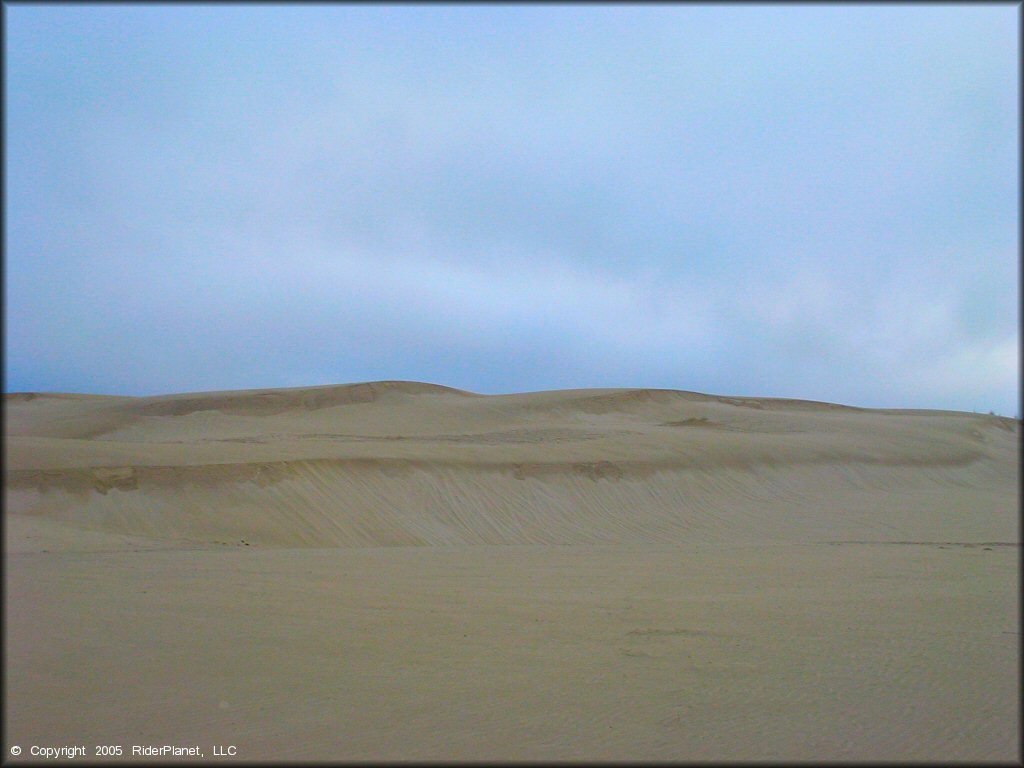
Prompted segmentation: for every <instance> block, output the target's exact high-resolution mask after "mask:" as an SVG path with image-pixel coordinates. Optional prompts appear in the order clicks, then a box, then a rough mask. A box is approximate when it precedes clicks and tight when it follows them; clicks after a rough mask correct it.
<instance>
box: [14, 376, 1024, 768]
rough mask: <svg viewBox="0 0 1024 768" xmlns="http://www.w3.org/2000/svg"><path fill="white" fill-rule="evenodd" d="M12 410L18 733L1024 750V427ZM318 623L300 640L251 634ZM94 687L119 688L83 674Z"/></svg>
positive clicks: (348, 409) (610, 405) (456, 404)
mask: <svg viewBox="0 0 1024 768" xmlns="http://www.w3.org/2000/svg"><path fill="white" fill-rule="evenodd" d="M4 411H5V425H6V426H5V449H6V456H5V458H6V461H5V483H4V493H5V523H6V537H7V539H6V547H7V553H8V554H9V555H10V557H11V559H10V560H9V566H10V573H11V576H10V579H9V586H10V588H11V589H10V594H9V602H8V609H7V610H8V611H9V613H8V618H9V621H8V626H9V627H11V628H12V629H11V639H12V644H11V646H10V648H11V652H10V655H9V657H8V663H9V664H10V665H11V673H12V677H11V679H12V681H13V682H12V685H11V686H10V687H9V689H8V697H9V698H8V713H9V717H10V719H11V722H12V726H11V738H22V736H23V737H24V738H23V741H25V742H26V743H27V740H28V739H29V738H36V739H39V740H44V739H50V740H52V739H54V738H57V737H58V733H62V734H78V735H80V738H82V739H85V738H95V739H110V738H120V739H121V740H122V741H125V739H127V738H128V737H129V735H131V736H132V738H141V736H138V734H142V735H143V736H145V737H146V738H150V739H157V740H159V741H161V742H166V741H167V740H168V739H178V740H179V741H182V743H184V742H186V741H190V740H192V739H205V740H207V741H210V742H211V743H212V742H213V741H214V740H215V741H216V742H217V743H219V742H220V741H223V740H230V739H232V738H234V739H236V740H239V741H240V742H241V741H245V742H246V747H245V749H244V750H243V752H242V754H240V755H239V757H241V758H243V759H246V760H260V759H292V758H294V759H311V758H319V759H350V758H351V759H364V758H373V757H380V758H384V759H395V758H404V757H408V758H414V759H419V758H430V759H449V758H456V759H458V758H468V759H486V760H491V759H498V760H501V759H517V758H525V759H532V758H550V759H576V758H580V759H603V758H623V759H673V760H687V759H758V758H786V757H789V758H800V759H858V758H870V759H887V758H894V759H935V758H941V759H947V758H949V757H950V756H960V757H962V758H963V759H1015V756H1018V755H1019V752H1018V746H1019V745H1018V744H1017V742H1016V741H1015V737H1013V735H1012V734H1014V733H1016V730H1015V726H1014V724H1015V723H1016V717H1017V715H1018V713H1019V702H1018V701H1017V700H1016V694H1015V689H1013V688H1012V687H1008V686H1007V684H1006V680H1007V679H1009V676H1012V675H1015V674H1016V663H1017V662H1016V656H1015V650H1014V649H1015V648H1016V644H1017V643H1018V642H1019V635H1014V634H1012V633H1013V632H1016V631H1018V630H1017V629H1016V627H1017V614H1016V607H1015V605H1016V604H1015V601H1014V592H1015V588H1016V581H1015V579H1016V568H1017V557H1018V551H1019V550H1018V548H1017V547H1016V546H1015V545H1016V544H1017V543H1018V542H1019V538H1020V531H1019V514H1018V512H1019V509H1018V504H1019V502H1018V482H1019V457H1020V456H1019V446H1020V423H1019V422H1017V421H1014V420H1011V419H1004V418H1000V417H993V416H981V415H974V414H967V413H960V412H948V411H914V410H872V409H863V408H853V407H848V406H842V405H837V404H831V403H818V402H811V401H803V400H783V399H777V398H756V397H726V396H715V395H705V394H700V393H695V392H682V391H674V390H656V389H591V390H565V391H553V392H536V393H527V394H515V395H495V396H485V395H478V394H474V393H470V392H465V391H461V390H456V389H451V388H448V387H443V386H438V385H433V384H423V383H417V382H390V381H389V382H373V383H366V384H354V385H345V386H327V387H304V388H296V389H279V390H249V391H236V392H209V393H193V394H182V395H168V396H160V397H139V398H133V397H101V396H88V395H66V394H47V393H17V394H8V395H5V397H4ZM943 550H945V551H943ZM303 553H305V554H303ZM240 557H241V558H242V559H239V558H240ZM339 569H340V571H339ZM371 572H372V573H374V574H375V578H376V579H377V580H378V581H376V582H371V581H369V580H368V579H369V574H370V573H371ZM342 573H343V574H344V577H343V578H342V576H341V574H342ZM189 574H191V575H189ZM534 578H535V579H536V582H534V581H531V579H534ZM339 579H340V580H339ZM83 580H84V581H83ZM135 584H145V585H149V587H148V588H147V589H144V590H142V591H141V592H140V591H139V590H137V589H135V587H134V586H133V585H135ZM626 584H632V585H633V587H630V588H628V589H627V588H626V587H625V586H624V585H626ZM85 585H89V586H85ZM253 590H257V591H258V594H260V595H263V596H264V598H265V599H263V600H261V601H258V602H254V595H256V594H257V592H254V591H253ZM216 595H221V597H220V598H218V597H215V596H216ZM229 598H230V600H234V601H236V602H235V603H234V604H231V603H230V602H227V603H225V602H222V601H224V600H229ZM624 601H625V602H624ZM629 601H635V604H634V605H632V606H630V605H627V603H628V602H629ZM773 601H774V602H773ZM837 601H838V602H837ZM239 605H242V606H246V608H245V610H242V609H239V608H238V606H239ZM76 606H77V607H76ZM126 606H131V607H130V608H128V607H126ZM425 606H433V607H432V608H431V609H430V611H431V612H429V613H425V611H426V610H427V609H426V607H425ZM473 606H476V608H473ZM730 606H731V608H730ZM773 606H775V607H774V608H773ZM776 609H777V610H776ZM128 610H131V611H134V613H133V614H132V616H133V618H132V621H134V622H135V623H136V627H137V631H132V630H129V629H128V628H126V627H124V626H122V624H121V623H120V622H121V621H127V620H128V619H127V615H124V616H122V614H123V613H124V612H125V611H128ZM12 611H13V613H12ZM76 611H77V613H76ZM190 611H191V612H192V613H190ZM196 611H197V612H199V613H194V612H196ZM296 611H297V612H298V613H296ZM629 611H635V613H632V614H630V613H629ZM893 611H895V612H897V613H892V612H893ZM83 612H84V613H83ZM204 612H206V613H204ZM900 612H903V613H900ZM904 614H905V616H904ZM199 615H206V616H208V617H210V616H217V617H219V618H209V619H208V623H207V624H203V623H202V622H201V621H200V620H199V619H198V618H188V616H199ZM898 615H900V616H904V618H906V622H905V623H901V622H902V619H897V618H896V617H897V616H898ZM75 616H77V617H78V618H77V619H76V618H73V617H75ZM282 616H287V617H289V618H288V621H289V622H292V625H291V626H292V627H293V628H294V633H296V634H289V631H286V630H285V629H284V628H279V629H271V628H269V625H267V626H264V628H263V629H260V630H258V631H256V632H255V634H251V635H246V634H245V631H244V626H247V623H248V622H250V621H261V622H267V621H269V622H272V623H273V622H276V621H277V620H278V619H279V618H280V617H282ZM174 617H177V619H175V618H174ZM176 620H177V621H178V622H179V623H177V624H176V623H175V621H176ZM47 622H50V623H49V624H47ZM76 622H77V623H76ZM181 622H184V623H183V624H182V623H181ZM197 622H199V623H197ZM382 622H383V623H382ZM551 622H554V623H551ZM849 622H854V623H849ZM894 622H895V623H894ZM46 627H49V628H50V629H49V630H47V629H45V628H46ZM54 627H61V628H63V633H61V632H58V633H56V634H54V633H53V632H52V631H50V630H52V629H53V628H54ZM459 627H464V628H472V630H473V632H475V633H476V634H474V635H473V636H472V637H473V639H472V640H470V639H469V638H470V632H468V631H467V632H465V633H464V636H465V638H466V640H467V643H465V644H463V646H462V647H460V646H459V645H458V644H457V643H458V641H459V639H460V638H459V634H460V632H459V629H458V628H459ZM382 632H383V633H384V635H381V636H380V638H383V639H380V638H378V639H380V644H379V646H374V645H373V644H372V643H371V640H370V638H371V636H377V635H380V633H382ZM503 632H504V633H505V634H504V635H503V634H502V633H503ZM776 632H785V633H787V634H786V637H787V638H788V640H786V641H785V642H783V641H781V640H780V639H778V638H779V636H777V635H776V634H774V633H776ZM281 633H283V634H281ZM322 633H333V634H322ZM366 633H369V634H366ZM374 633H377V635H374ZM424 633H427V634H428V635H429V638H426V637H424ZM766 633H767V634H766ZM279 634H280V637H278V635H279ZM170 637H176V638H177V641H176V642H178V643H179V644H181V647H182V648H188V649H190V651H191V655H188V656H187V658H186V656H185V655H183V653H184V652H182V653H176V652H170V648H169V646H166V642H167V638H170ZM228 637H229V638H233V643H234V645H232V644H231V643H228V644H227V645H224V643H225V642H227V641H225V640H223V638H228ZM332 637H333V638H334V640H332V639H331V638H332ZM218 638H221V639H218ZM417 638H419V639H417ZM773 638H774V639H773ZM200 640H201V641H202V643H205V645H200V644H199V643H200ZM338 642H340V643H342V646H344V647H342V646H335V645H332V643H338ZM289 643H290V644H292V645H293V650H294V653H292V652H289V653H288V654H287V655H286V656H283V657H277V656H275V657H274V658H275V659H277V660H276V661H271V660H270V657H268V656H267V654H268V653H270V648H271V647H279V646H280V645H281V644H285V645H287V644H289ZM367 643H370V644H367ZM452 643H455V644H454V645H453V644H452ZM275 644H276V645H275ZM232 648H234V649H235V650H238V651H240V652H241V653H242V658H235V659H234V661H231V662H227V661H226V656H224V654H228V653H230V652H231V649H232ZM161 649H163V650H161ZM211 649H212V650H211ZM332 649H334V650H332ZM154 654H155V655H154ZM339 654H340V655H339ZM801 654H802V656H801ZM86 659H88V660H89V661H88V662H86ZM921 659H929V660H930V661H928V663H924V662H922V661H921ZM76 660H77V661H76ZM119 660H120V661H119ZM125 660H127V661H125ZM122 662H124V663H122ZM357 662H358V664H359V665H362V666H361V667H359V666H357ZM54 664H57V665H58V666H57V667H56V668H55V667H53V665H54ZM76 664H83V665H84V664H100V665H101V667H100V668H102V669H103V672H102V675H103V676H105V677H104V679H103V680H98V679H96V678H94V677H92V676H90V675H84V676H83V673H82V672H81V670H80V669H79V668H78V667H76V666H75V665H76ZM103 664H106V665H107V666H105V667H103V666H102V665H103ZM936 664H937V665H939V666H938V667H936V666H935V665H936ZM69 665H71V666H69ZM133 665H134V666H133ZM140 665H141V666H140ZM258 665H269V666H265V667H260V668H261V669H263V671H262V672H260V673H256V672H254V670H255V669H256V668H257V666H258ZM274 665H279V666H276V667H275V666H274ZM142 668H145V669H146V671H145V672H144V673H143V672H140V669H142ZM183 669H184V670H186V671H185V672H184V673H183V672H182V670H183ZM190 669H192V670H201V671H202V674H201V675H199V676H198V677H197V676H196V675H193V674H191V672H188V671H187V670H190ZM224 670H235V672H236V673H237V674H236V675H235V674H228V673H227V672H225V671H224ZM318 670H319V671H318ZM360 670H362V671H360ZM373 670H376V671H377V672H374V671H373ZM378 673H379V674H378ZM182 674H184V675H185V677H184V678H182V677H181V675H182ZM196 674H199V673H198V672H197V673H196ZM226 674H228V676H227V677H225V675H226ZM132 675H135V677H132ZM139 675H141V676H142V677H141V678H138V676H139ZM254 675H255V678H254V677H253V676H254ZM137 678H138V679H143V680H145V681H146V685H147V686H148V687H147V689H146V690H152V689H153V687H154V686H156V687H157V688H159V689H160V691H161V693H160V694H159V696H157V697H156V698H152V696H150V698H146V696H147V695H149V694H146V693H145V691H143V690H142V689H140V688H139V686H140V685H142V683H139V682H137ZM293 678H294V679H299V680H301V681H303V682H302V684H300V685H298V686H297V687H295V686H291V685H290V684H289V683H288V682H287V681H288V680H289V679H293ZM184 679H187V680H188V686H191V687H188V686H186V685H185V683H184V682H181V681H182V680H184ZM332 680H333V683H332V684H336V685H337V686H338V689H337V690H336V691H335V692H334V693H331V690H334V689H330V690H329V686H328V688H325V687H324V685H326V684H327V683H326V681H332ZM117 685H120V686H121V688H117V687H116V686H117ZM303 685H305V686H307V688H306V689H303V688H302V686H303ZM752 686H753V687H752ZM69 687H70V689H72V690H74V691H75V692H76V695H77V696H80V697H84V698H85V699H86V700H89V701H91V702H92V705H91V707H87V708H84V709H83V708H75V707H72V706H71V705H70V704H68V705H64V704H61V703H59V701H58V699H59V697H55V696H52V695H49V694H52V693H53V691H55V690H57V689H62V690H65V689H68V688H69ZM342 690H344V692H345V693H344V694H342V693H340V691H342ZM196 695H198V696H199V698H200V701H199V703H198V704H197V705H196V706H197V707H198V708H199V711H198V712H195V711H190V710H189V709H188V706H187V704H186V700H187V699H188V697H189V696H196ZM204 696H205V697H206V698H203V697H204ZM836 696H838V697H840V698H839V699H836V698H835V697H836ZM928 697H930V698H928ZM433 699H436V700H439V701H442V702H444V704H445V707H447V709H443V708H435V707H433V706H432V705H431V704H430V701H432V700H433ZM925 699H927V701H925ZM140 700H141V703H140ZM357 700H358V702H359V703H358V706H357V704H356V703H353V702H356V701H357ZM840 701H845V702H846V703H845V704H840V703H838V702H840ZM47 702H49V703H47ZM147 702H148V703H147ZM225 702H226V704H225ZM488 702H491V703H490V704H488ZM915 702H916V703H915ZM963 702H968V703H971V702H973V703H972V704H971V706H974V707H975V708H974V709H973V710H970V713H969V714H967V710H966V709H963V710H962V709H961V705H962V703H963ZM222 705H224V706H222ZM492 705H493V707H496V709H488V707H489V706H492ZM499 705H500V706H499ZM86 710H87V711H86ZM202 712H206V715H203V714H201V713H202ZM126 713H135V714H133V715H132V716H131V717H135V718H136V719H135V720H133V721H132V722H133V725H132V728H134V731H132V734H128V733H122V732H121V731H119V730H118V728H119V727H120V726H118V725H117V723H118V722H119V718H121V719H123V718H125V717H126V716H128V715H127V714H126ZM139 713H148V714H146V717H148V718H149V719H148V720H147V719H145V718H143V719H142V720H138V719H137V716H141V715H139ZM161 713H163V714H161ZM488 713H489V714H488ZM458 717H461V718H462V719H461V720H459V719H458ZM396 718H398V720H399V721H400V723H401V724H400V725H395V722H396ZM129 719H131V718H129ZM954 723H958V725H956V726H955V729H953V730H951V728H953V724H954ZM972 728H973V730H971V729H972ZM19 729H20V731H19ZM60 729H63V730H60ZM956 729H959V730H956ZM18 733H21V734H22V736H17V734H18ZM957 733H958V734H960V735H959V736H956V735H955V734H957ZM730 734H732V735H730ZM737 734H739V735H737ZM901 734H902V735H901ZM66 738H67V739H68V740H69V743H70V741H72V740H76V739H78V738H79V736H75V737H70V736H68V737H66ZM12 743H13V742H12ZM40 743H42V741H40ZM97 743H100V742H97ZM125 743H127V742H125ZM138 743H148V742H138ZM173 743H176V742H173Z"/></svg>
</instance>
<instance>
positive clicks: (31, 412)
mask: <svg viewBox="0 0 1024 768" xmlns="http://www.w3.org/2000/svg"><path fill="white" fill-rule="evenodd" d="M4 409H5V417H6V420H5V423H6V432H7V434H6V450H7V454H6V477H5V495H6V499H5V501H6V503H7V510H8V513H9V514H13V515H15V516H18V517H19V518H20V523H19V524H24V525H34V526H37V527H39V528H40V530H42V529H46V530H47V531H55V530H58V529H60V530H63V531H79V532H82V534H83V535H84V534H91V535H96V536H99V535H116V536H124V537H146V538H147V539H157V540H163V541H166V542H168V543H172V542H173V543H176V544H179V545H180V544H195V545H212V544H217V545H220V544H238V543H239V542H242V541H244V542H245V543H246V544H248V545H252V546H268V547H274V546H277V547H337V546H341V547H379V546H410V545H415V546H453V545H463V544H487V545H501V544H509V545H521V544H642V543H697V544H700V543H743V542H789V543H795V542H827V541H907V542H917V541H928V542H935V541H945V540H949V541H966V542H989V541H992V542H1005V541H1016V540H1017V539H1018V535H1019V534H1018V531H1017V511H1016V507H1017V479H1018V474H1017V473H1018V465H1019V450H1018V448H1019V432H1018V430H1019V428H1020V427H1019V422H1016V421H1014V420H1011V419H1004V418H1000V417H992V416H980V415H973V414H966V413H959V412H941V411H879V410H864V409H857V408H849V407H845V406H839V405H833V404H828V403H815V402H808V401H797V400H779V399H759V398H739V397H716V396H710V395H703V394H698V393H693V392H681V391H672V390H651V389H608V390H566V391H555V392H537V393H528V394H517V395H498V396H483V395H475V394H472V393H469V392H464V391H460V390H455V389H451V388H448V387H442V386H437V385H432V384H422V383H416V382H392V381H387V382H373V383H366V384H355V385H348V386H328V387H309V388H298V389H279V390H250V391H238V392H214V393H199V394H187V395H173V396H163V397H145V398H130V397H93V396H75V395H48V394H34V393H33V394H13V395H6V396H5V402H4ZM41 535H42V534H41ZM43 538H45V536H44V537H43ZM87 538H88V537H87V536H85V537H78V539H77V540H78V541H84V540H86V539H87ZM51 543H52V542H51Z"/></svg>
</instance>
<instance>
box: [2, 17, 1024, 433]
mask: <svg viewBox="0 0 1024 768" xmlns="http://www.w3.org/2000/svg"><path fill="white" fill-rule="evenodd" d="M4 13H5V34H6V56H7V60H6V120H7V125H6V128H7V145H6V183H7V190H6V192H7V196H6V200H7V203H6V212H5V213H6V236H7V240H6V243H5V264H4V273H5V275H4V276H5V318H4V319H5V334H6V337H5V360H4V363H5V372H4V373H5V382H4V384H5V391H8V392H13V391H70V392H91V393H103V394H133V395H146V394H161V393H170V392H183V391H199V390H217V389H239V388H253V387H286V386H304V385H317V384H330V383H344V382H356V381H367V380H376V379H410V380H420V381H430V382H434V383H439V384H447V385H450V386H455V387H460V388H465V389H470V390H473V391H477V392H484V393H498V392H513V391H527V390H541V389H561V388H574V387H615V386H624V387H667V388H674V389H687V390H696V391H702V392H711V393H718V394H739V395H751V396H775V397H797V398H808V399H816V400H828V401H833V402H841V403H848V404H852V405H862V406H873V407H918V408H953V409H958V410H973V409H976V410H979V411H988V410H990V409H994V410H995V411H996V412H1000V413H1003V414H1006V415H1014V414H1015V413H1017V412H1018V411H1019V405H1018V402H1019V373H1018V361H1019V348H1020V339H1019V323H1018V313H1019V281H1018V267H1019V257H1018V252H1019V244H1018V219H1017V208H1018V178H1017V168H1018V166H1019V162H1020V158H1019V149H1018V143H1017V142H1018V128H1019V126H1018V117H1017V112H1018V100H1019V87H1018V82H1017V68H1018V66H1019V54H1018V50H1017V48H1018V42H1017V41H1018V25H1019V21H1018V14H1019V10H1018V8H1017V7H1016V6H1014V5H1009V4H1004V5H988V6H969V5H961V6H957V5H908V6H884V5H856V4H854V5H841V6H839V5H830V6H813V5H792V6H790V5H709V6H697V5H683V4H680V5H662V4H658V5H645V6H626V5H623V6H615V5H579V6H556V5H543V4H542V5H536V6H517V5H480V6H467V5H463V6H440V5H411V6H408V5H379V6H358V5H352V6H349V5H305V6H300V5H291V6H286V5H282V6H266V5H252V6H245V5H227V6H219V7H216V6H201V5H177V6H150V5H137V6H131V5H127V6H121V5H112V6H100V5H55V6H42V5H40V6H32V5H7V6H5V8H4Z"/></svg>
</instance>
